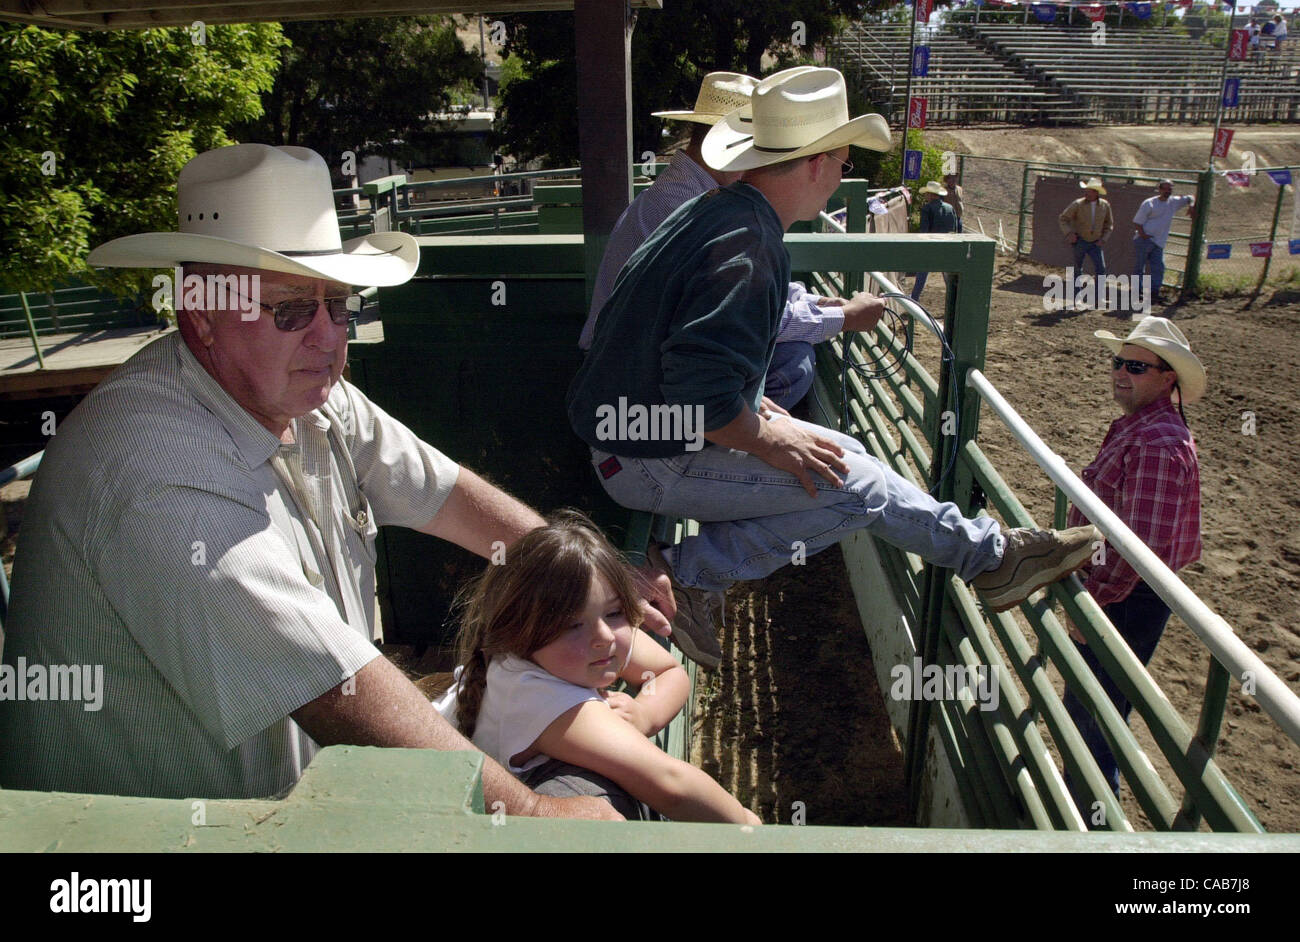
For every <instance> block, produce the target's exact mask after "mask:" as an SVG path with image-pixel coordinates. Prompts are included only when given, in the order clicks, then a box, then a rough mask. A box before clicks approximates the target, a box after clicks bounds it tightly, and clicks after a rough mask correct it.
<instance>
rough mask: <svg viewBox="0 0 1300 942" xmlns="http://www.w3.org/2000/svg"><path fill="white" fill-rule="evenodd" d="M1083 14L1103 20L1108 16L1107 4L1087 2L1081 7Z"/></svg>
mask: <svg viewBox="0 0 1300 942" xmlns="http://www.w3.org/2000/svg"><path fill="white" fill-rule="evenodd" d="M1079 9H1080V10H1082V11H1083V15H1084V16H1086V17H1087V18H1088V19H1090V20H1102V19H1105V18H1106V5H1105V4H1104V3H1085V4H1084V5H1083V6H1081V7H1079Z"/></svg>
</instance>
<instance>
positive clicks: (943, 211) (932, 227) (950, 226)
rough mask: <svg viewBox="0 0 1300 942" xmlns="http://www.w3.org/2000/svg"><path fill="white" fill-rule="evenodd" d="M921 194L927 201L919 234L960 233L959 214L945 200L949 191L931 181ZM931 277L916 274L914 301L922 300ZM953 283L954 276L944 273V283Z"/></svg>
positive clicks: (922, 272)
mask: <svg viewBox="0 0 1300 942" xmlns="http://www.w3.org/2000/svg"><path fill="white" fill-rule="evenodd" d="M921 193H922V195H923V197H924V199H925V205H924V206H922V207H921V225H920V228H919V229H918V230H917V231H918V232H958V231H960V230H959V228H958V227H959V225H960V224H959V223H958V221H957V213H956V212H954V211H953V208H952V206H951V205H950V204H949V203H948V202H947V201H946V200H945V199H944V198H943V197H946V196H947V195H948V190H947V189H945V188H944V187H943V186H941V185H940V184H938V183H936V182H935V181H934V180H931V181H930V182H929V183H927V184H926V185H925V186H923V187H921ZM929 277H930V273H929V272H928V271H919V272H917V273H916V284H914V285H912V300H913V301H919V300H920V299H921V291H922V290H924V288H925V281H926V279H927V278H929ZM951 282H952V276H950V275H949V274H948V273H947V272H944V273H943V283H944V284H945V285H947V284H950V283H951Z"/></svg>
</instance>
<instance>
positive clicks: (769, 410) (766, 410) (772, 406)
mask: <svg viewBox="0 0 1300 942" xmlns="http://www.w3.org/2000/svg"><path fill="white" fill-rule="evenodd" d="M774 413H775V414H776V415H789V414H790V413H789V412H787V411H786V410H785V409H783V408H781V407H780V406H778V405H777V404H776V403H775V402H773V401H772V400H771V399H768V398H767V397H766V396H764V397H763V401H762V403H761V404H760V405H759V407H758V414H759V415H761V416H762V417H763V418H765V419H770V418H771V417H772V415H773V414H774Z"/></svg>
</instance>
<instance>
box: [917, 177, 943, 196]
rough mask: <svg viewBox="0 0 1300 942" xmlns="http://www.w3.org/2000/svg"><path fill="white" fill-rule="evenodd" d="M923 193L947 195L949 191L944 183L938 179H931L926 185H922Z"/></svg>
mask: <svg viewBox="0 0 1300 942" xmlns="http://www.w3.org/2000/svg"><path fill="white" fill-rule="evenodd" d="M920 192H922V193H933V194H934V195H935V196H947V195H948V191H947V190H945V189H944V188H943V184H942V183H940V182H939V181H938V180H931V181H930V182H929V183H927V184H926V185H925V186H923V187H921V190H920Z"/></svg>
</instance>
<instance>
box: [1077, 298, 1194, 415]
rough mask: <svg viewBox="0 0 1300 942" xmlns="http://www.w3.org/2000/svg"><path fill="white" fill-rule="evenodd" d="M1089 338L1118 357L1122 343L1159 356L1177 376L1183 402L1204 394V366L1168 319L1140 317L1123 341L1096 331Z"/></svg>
mask: <svg viewBox="0 0 1300 942" xmlns="http://www.w3.org/2000/svg"><path fill="white" fill-rule="evenodd" d="M1093 336H1094V337H1096V338H1097V339H1098V340H1100V341H1101V342H1102V343H1104V344H1105V345H1106V346H1107V347H1109V348H1110V351H1111V353H1115V354H1118V353H1119V351H1120V348H1121V347H1123V346H1124V344H1126V343H1131V344H1132V345H1133V346H1135V347H1141V348H1142V349H1143V350H1150V351H1151V352H1152V353H1154V354H1155V355H1156V356H1158V357H1160V358H1161V359H1162V360H1164V361H1165V362H1166V363H1168V364H1169V365H1170V366H1172V367H1173V368H1174V372H1175V373H1177V374H1178V392H1179V395H1180V396H1181V398H1182V401H1183V402H1195V401H1196V400H1198V399H1200V398H1201V397H1202V396H1203V395H1205V366H1204V364H1202V363H1201V360H1200V358H1199V357H1198V356H1197V355H1196V354H1195V353H1193V352H1192V347H1191V344H1189V343H1188V342H1187V338H1186V337H1185V336H1183V332H1182V331H1181V330H1179V329H1178V328H1177V327H1175V326H1174V322H1173V321H1171V320H1169V319H1168V318H1165V317H1156V316H1155V315H1154V314H1152V315H1149V316H1147V317H1144V318H1142V320H1140V321H1138V323H1137V326H1136V327H1134V328H1133V332H1132V333H1131V334H1129V335H1128V336H1127V337H1125V338H1123V339H1120V338H1119V337H1116V336H1115V335H1114V334H1112V333H1111V332H1110V331H1109V330H1099V331H1097V332H1096V333H1094V334H1093Z"/></svg>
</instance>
